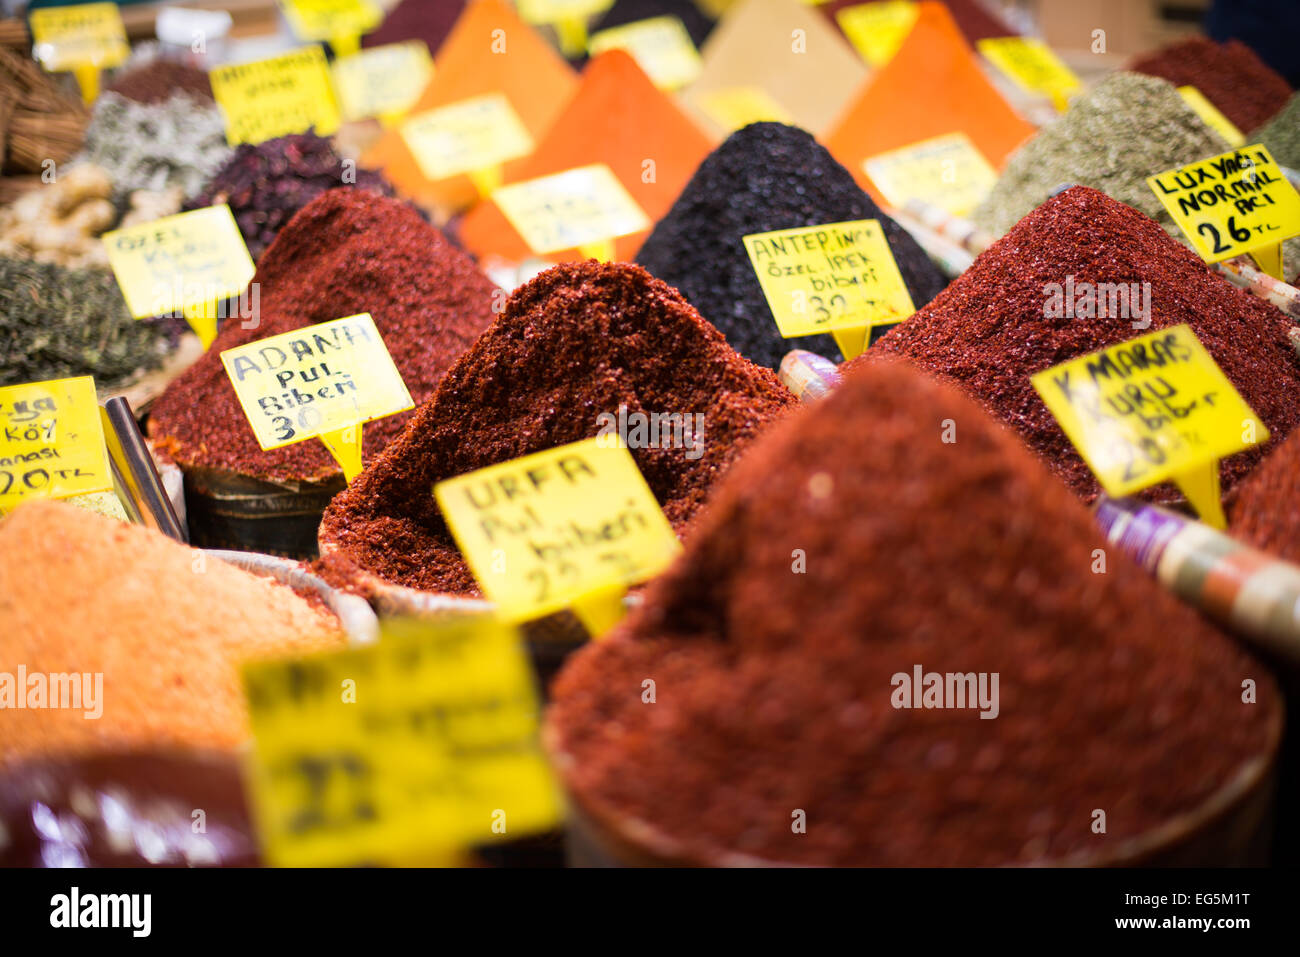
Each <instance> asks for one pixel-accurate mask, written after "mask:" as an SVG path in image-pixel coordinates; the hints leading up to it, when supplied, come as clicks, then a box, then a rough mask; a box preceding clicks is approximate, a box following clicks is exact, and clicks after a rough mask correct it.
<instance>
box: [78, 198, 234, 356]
mask: <svg viewBox="0 0 1300 957" xmlns="http://www.w3.org/2000/svg"><path fill="white" fill-rule="evenodd" d="M102 239H103V242H104V247H105V248H106V249H107V250H108V261H109V264H110V265H111V266H112V267H113V274H114V275H115V276H116V277H117V284H118V286H119V287H121V290H122V295H123V297H124V298H125V299H126V305H127V308H128V309H130V310H131V315H132V316H134V317H135V318H137V319H144V318H147V317H149V316H163V315H170V314H172V313H177V312H180V313H184V314H185V317H186V318H187V319H189V320H190V324H191V325H192V326H194V331H195V332H197V333H198V335H199V338H200V339H201V340H202V341H203V347H204V348H205V349H206V348H207V347H208V346H209V345H211V344H212V340H213V339H215V338H216V335H217V319H218V318H225V317H224V316H221V315H220V313H221V312H223V311H225V302H226V300H227V299H228V298H230V297H232V296H238V295H240V294H241V293H242V292H244V290H245V288H246V287H247V286H248V281H249V280H250V279H252V278H253V272H254V269H253V260H252V257H250V256H249V255H248V247H247V246H246V245H245V244H244V237H243V236H242V235H241V234H240V232H239V227H238V226H237V225H235V218H234V216H232V215H231V213H230V207H229V206H227V205H226V204H225V203H222V204H221V205H220V206H207V207H205V208H203V209H196V210H193V211H191V212H188V213H177V214H176V215H174V216H165V217H163V218H162V219H155V220H154V221H153V222H151V223H141V224H140V225H139V226H131V227H128V228H126V229H117V230H113V231H112V232H108V233H105V234H104V235H103V237H102Z"/></svg>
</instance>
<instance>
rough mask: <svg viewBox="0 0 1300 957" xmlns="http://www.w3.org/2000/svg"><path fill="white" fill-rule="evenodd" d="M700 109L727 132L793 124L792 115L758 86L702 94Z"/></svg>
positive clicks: (727, 88) (734, 87)
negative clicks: (760, 126) (748, 127)
mask: <svg viewBox="0 0 1300 957" xmlns="http://www.w3.org/2000/svg"><path fill="white" fill-rule="evenodd" d="M699 105H700V109H702V110H703V111H704V112H705V113H707V114H708V115H709V118H710V119H711V120H713V122H715V123H717V124H718V125H719V126H721V127H722V128H723V129H726V130H731V131H733V132H734V131H735V130H739V129H742V128H743V127H746V126H748V125H749V124H750V123H790V122H792V120H791V119H790V114H789V112H788V111H787V110H786V109H785V108H784V107H783V106H781V104H780V103H778V102H776V100H774V99H772V97H770V96H769V95H768V93H767V91H766V90H764V89H763V88H762V87H759V86H729V87H724V88H723V89H720V90H711V91H710V92H708V93H702V94H700V97H699Z"/></svg>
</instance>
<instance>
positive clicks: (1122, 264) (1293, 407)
mask: <svg viewBox="0 0 1300 957" xmlns="http://www.w3.org/2000/svg"><path fill="white" fill-rule="evenodd" d="M1069 277H1073V282H1074V286H1073V287H1072V288H1073V289H1074V290H1076V292H1075V301H1076V309H1075V310H1072V311H1074V312H1075V317H1070V318H1067V317H1065V316H1062V317H1061V318H1049V317H1047V316H1045V315H1044V313H1045V312H1048V311H1053V312H1060V311H1061V310H1055V309H1049V308H1048V306H1049V304H1050V303H1051V301H1052V299H1053V298H1054V297H1053V295H1052V294H1051V293H1050V292H1049V289H1050V288H1051V287H1052V284H1057V286H1058V287H1064V286H1065V285H1066V282H1067V279H1068V278H1069ZM1083 283H1089V284H1092V287H1093V289H1094V290H1095V289H1097V288H1098V286H1099V284H1103V283H1114V284H1126V285H1127V284H1132V283H1137V284H1138V286H1137V287H1136V288H1137V289H1138V290H1139V293H1140V291H1141V289H1142V288H1143V287H1142V284H1143V283H1149V284H1150V300H1149V301H1150V316H1149V319H1150V323H1151V325H1150V327H1149V328H1134V323H1135V322H1138V323H1140V322H1141V319H1140V317H1138V316H1136V315H1134V314H1132V313H1128V314H1126V315H1108V316H1106V317H1104V318H1103V317H1095V318H1078V317H1077V316H1078V315H1079V311H1078V302H1079V295H1080V293H1079V292H1078V290H1080V289H1082V288H1083V287H1082V285H1081V284H1083ZM1100 288H1101V290H1102V293H1103V295H1100V296H1096V297H1094V301H1095V302H1098V303H1100V302H1101V301H1102V300H1103V299H1106V296H1105V295H1104V293H1105V291H1106V289H1107V288H1108V287H1106V286H1100ZM1132 288H1134V287H1132V286H1130V291H1131V290H1132ZM1141 298H1142V297H1141V296H1140V295H1139V297H1138V299H1141ZM1116 301H1117V302H1118V299H1116ZM1135 301H1136V300H1135ZM1104 311H1106V312H1107V313H1109V312H1110V308H1109V306H1107V307H1106V309H1105V310H1104ZM1117 311H1123V310H1117ZM1184 322H1185V323H1187V324H1188V325H1190V326H1191V327H1192V330H1193V331H1194V332H1195V333H1196V336H1197V338H1198V339H1200V340H1201V342H1202V343H1203V344H1204V346H1205V348H1206V349H1207V350H1209V352H1210V354H1211V355H1212V356H1214V360H1215V361H1216V362H1217V363H1218V364H1219V367H1220V368H1222V369H1223V372H1224V374H1225V375H1226V376H1227V377H1228V378H1229V379H1230V380H1231V381H1232V384H1233V385H1235V386H1236V387H1237V390H1238V391H1239V392H1240V393H1241V394H1242V396H1243V397H1244V398H1245V400H1246V401H1247V402H1248V403H1249V404H1250V407H1251V408H1252V409H1254V410H1255V412H1256V414H1257V415H1259V417H1260V418H1261V419H1263V420H1264V423H1265V424H1266V425H1267V426H1268V428H1269V430H1270V432H1271V433H1272V435H1273V438H1272V439H1271V440H1270V445H1271V444H1273V443H1276V442H1278V441H1280V440H1281V439H1282V438H1283V437H1285V436H1286V435H1287V434H1288V433H1290V432H1291V430H1292V429H1293V428H1294V427H1295V425H1296V422H1297V421H1300V405H1298V404H1297V403H1296V401H1295V396H1296V395H1300V359H1298V358H1297V356H1296V354H1295V352H1294V350H1293V349H1292V347H1291V344H1290V341H1289V340H1288V338H1287V331H1288V329H1289V328H1290V327H1291V323H1290V321H1289V320H1288V319H1287V317H1286V316H1285V315H1283V314H1282V312H1280V311H1279V310H1278V309H1276V308H1274V307H1273V306H1270V305H1268V304H1267V303H1265V302H1264V301H1263V300H1261V299H1258V298H1256V297H1255V296H1252V295H1250V294H1249V293H1247V292H1245V291H1244V290H1241V289H1237V288H1235V287H1234V286H1232V285H1231V284H1230V283H1228V282H1227V281H1226V280H1224V279H1223V278H1221V277H1219V276H1218V275H1216V274H1215V273H1212V272H1210V271H1209V269H1208V268H1207V267H1206V266H1205V264H1204V263H1203V262H1201V260H1200V259H1199V258H1198V257H1197V256H1196V254H1195V253H1193V252H1192V251H1191V250H1189V249H1187V248H1185V247H1184V246H1182V245H1181V244H1179V243H1177V242H1175V241H1174V240H1173V239H1171V238H1170V237H1169V236H1168V234H1166V233H1165V231H1164V230H1163V229H1161V228H1160V226H1159V225H1158V224H1157V223H1156V222H1154V221H1153V220H1151V219H1149V218H1147V217H1146V216H1144V215H1143V214H1142V213H1139V212H1138V211H1137V210H1135V209H1133V208H1131V207H1129V206H1125V205H1124V204H1123V203H1119V202H1116V201H1115V200H1113V199H1111V198H1110V197H1109V196H1107V195H1106V194H1104V193H1101V192H1098V191H1097V190H1095V189H1089V188H1087V187H1084V186H1076V187H1074V188H1073V189H1069V190H1066V191H1065V192H1064V193H1061V194H1060V195H1058V196H1056V197H1055V198H1053V199H1050V200H1048V201H1047V202H1045V203H1044V204H1043V205H1041V206H1039V207H1038V208H1037V209H1036V210H1034V211H1033V212H1031V213H1030V214H1029V215H1028V216H1026V217H1025V218H1024V219H1022V220H1021V221H1020V222H1019V223H1017V224H1016V225H1015V226H1014V227H1013V228H1012V230H1011V232H1009V233H1007V235H1006V236H1004V237H1003V238H1002V239H1001V240H999V241H998V242H997V243H995V244H994V245H993V246H992V247H991V248H990V249H989V250H987V251H986V252H985V253H984V254H983V255H981V256H980V257H979V258H978V259H977V260H976V261H975V264H974V265H973V266H972V267H971V268H970V269H968V270H967V271H966V272H965V273H964V274H963V275H962V276H961V277H960V278H959V279H957V280H956V281H954V282H953V283H952V285H950V286H949V287H948V288H947V289H946V290H944V291H943V292H941V293H940V294H939V295H938V296H937V297H936V298H935V299H934V301H932V302H931V303H930V304H929V305H927V306H925V307H924V308H922V309H921V310H919V311H918V312H917V313H916V314H915V315H914V316H912V318H911V319H909V320H907V321H906V322H904V323H902V324H901V325H898V326H895V327H894V328H893V329H891V330H890V331H889V332H888V333H887V334H885V335H884V336H883V337H881V339H880V340H879V341H878V342H877V343H876V344H875V345H873V346H872V347H871V349H870V350H869V351H868V352H867V353H865V354H864V355H863V356H861V357H859V358H858V359H855V360H854V362H853V363H852V364H851V365H860V364H864V363H870V362H873V361H876V360H877V359H879V358H881V357H883V356H891V355H895V356H903V357H905V358H907V359H909V360H910V361H912V362H914V363H915V364H917V365H919V366H920V367H921V368H923V369H925V370H926V371H927V372H930V373H931V374H933V375H937V376H941V377H944V378H948V379H951V380H952V381H954V382H956V383H957V384H958V385H960V386H961V387H962V388H963V389H965V390H966V391H967V392H968V393H970V394H971V395H973V396H974V397H975V398H976V399H978V400H980V401H981V402H982V403H984V405H985V407H986V408H987V409H988V410H989V411H990V412H991V413H992V414H993V416H994V417H995V418H998V419H1001V420H1002V421H1003V422H1005V423H1006V424H1007V425H1009V426H1011V427H1012V428H1013V429H1015V430H1016V431H1017V432H1019V433H1020V436H1021V438H1023V439H1024V440H1025V442H1026V443H1028V445H1029V447H1030V448H1031V449H1033V450H1034V451H1035V452H1037V453H1038V454H1039V455H1041V456H1042V457H1043V459H1044V460H1045V461H1046V462H1047V464H1048V466H1049V467H1050V468H1051V469H1052V471H1054V472H1055V473H1056V474H1057V475H1058V476H1060V477H1061V479H1062V480H1064V481H1065V482H1066V484H1068V485H1069V486H1070V487H1071V488H1072V489H1074V491H1075V492H1077V493H1078V494H1079V495H1081V496H1082V497H1083V498H1084V499H1085V500H1088V501H1091V500H1092V499H1094V498H1096V496H1097V494H1098V492H1099V491H1100V489H1099V487H1098V485H1097V480H1096V478H1095V477H1094V476H1093V474H1092V472H1091V470H1089V468H1088V466H1087V465H1086V464H1084V461H1083V459H1081V458H1080V457H1079V454H1078V452H1076V451H1075V449H1074V446H1073V445H1071V444H1070V440H1069V439H1068V438H1066V436H1065V433H1064V432H1062V431H1061V428H1060V426H1059V425H1057V423H1056V419H1055V418H1054V417H1053V416H1052V413H1051V412H1049V411H1048V409H1047V406H1045V405H1044V404H1043V401H1042V400H1041V399H1040V398H1039V397H1038V393H1037V392H1035V391H1034V387H1033V385H1032V384H1031V383H1030V381H1029V377H1030V376H1031V375H1033V374H1034V373H1035V372H1039V371H1041V370H1042V369H1046V368H1049V367H1051V366H1054V365H1056V364H1057V363H1060V362H1064V361H1066V360H1067V359H1073V358H1075V357H1076V356H1081V355H1085V354H1087V353H1089V352H1094V351H1096V350H1098V349H1102V348H1104V347H1106V346H1109V345H1113V344H1114V343H1117V342H1124V341H1125V340H1128V339H1133V338H1136V337H1137V336H1140V335H1145V334H1146V333H1147V332H1150V331H1151V330H1154V329H1163V328H1166V327H1168V326H1173V325H1177V324H1178V323H1184ZM1269 447H1270V446H1269V445H1266V446H1264V447H1263V449H1261V448H1255V449H1251V450H1250V451H1248V452H1243V453H1241V454H1240V455H1234V456H1232V457H1230V458H1227V459H1224V460H1223V462H1222V464H1221V469H1220V473H1221V476H1222V481H1223V488H1224V490H1225V491H1226V490H1228V489H1230V488H1232V486H1234V485H1235V484H1236V483H1237V482H1238V481H1240V480H1241V478H1242V477H1243V476H1245V475H1246V474H1247V473H1248V472H1249V471H1250V469H1251V468H1253V467H1254V465H1255V464H1256V463H1257V462H1258V461H1259V460H1260V458H1262V456H1263V455H1264V449H1267V448H1269ZM1144 497H1149V498H1152V499H1155V500H1159V501H1166V502H1168V501H1177V500H1180V499H1181V497H1182V496H1181V493H1180V492H1178V491H1177V489H1175V488H1174V487H1173V486H1172V485H1167V484H1166V485H1162V486H1159V487H1157V488H1156V489H1155V490H1153V491H1150V492H1149V493H1145V494H1144Z"/></svg>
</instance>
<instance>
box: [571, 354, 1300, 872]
mask: <svg viewBox="0 0 1300 957" xmlns="http://www.w3.org/2000/svg"><path fill="white" fill-rule="evenodd" d="M949 419H950V420H952V421H953V422H954V423H956V435H957V441H956V442H955V443H946V442H944V441H943V431H942V430H943V426H942V425H941V423H943V422H944V421H945V420H949ZM864 425H865V426H866V427H868V428H869V430H870V435H869V437H868V438H862V437H861V435H860V433H861V430H862V429H863V427H864ZM854 436H858V439H859V440H854ZM957 530H959V531H960V533H959V534H957V533H956V532H957ZM1104 545H1105V542H1104V540H1103V537H1102V535H1101V533H1100V532H1099V531H1097V529H1096V528H1095V526H1094V524H1093V522H1092V519H1091V517H1090V516H1089V514H1088V512H1087V511H1086V510H1085V509H1084V508H1083V506H1082V505H1081V504H1080V503H1079V502H1078V501H1077V500H1075V499H1073V498H1072V497H1071V496H1070V495H1069V494H1068V492H1067V491H1066V490H1065V489H1064V488H1063V487H1062V486H1061V485H1060V483H1058V482H1057V481H1056V480H1055V479H1053V478H1052V477H1051V476H1050V475H1049V474H1048V473H1047V471H1046V470H1044V469H1043V468H1042V466H1041V465H1040V464H1039V463H1038V462H1036V461H1035V460H1034V458H1033V457H1032V456H1031V455H1030V454H1028V453H1027V452H1026V451H1025V449H1024V448H1023V446H1022V445H1021V444H1020V443H1019V442H1018V441H1017V440H1016V439H1015V437H1014V436H1013V435H1011V434H1009V433H1008V432H1006V431H1005V430H1003V429H1001V428H999V427H998V426H997V424H996V423H995V422H993V421H992V420H990V419H989V418H988V417H987V416H986V415H985V414H984V413H983V412H982V411H981V410H980V409H979V408H978V407H977V406H976V405H975V404H974V403H972V402H971V401H970V400H969V399H968V398H966V397H965V396H963V395H962V394H961V393H960V392H958V391H957V390H956V389H954V388H952V387H951V386H949V385H946V384H943V383H940V382H936V381H935V380H932V379H929V378H927V377H925V376H923V375H921V374H919V373H918V372H917V371H916V370H915V369H913V368H910V367H908V366H907V365H906V364H904V363H898V362H878V363H875V364H873V365H871V366H868V367H866V368H859V369H857V370H855V371H853V372H852V373H851V374H849V375H848V376H846V378H845V381H844V382H843V384H842V385H841V386H840V387H839V388H838V389H837V390H836V391H835V392H833V393H831V395H830V396H829V397H828V398H826V399H825V400H823V401H821V402H819V403H817V404H815V405H813V406H809V407H807V408H806V409H805V410H803V411H801V412H800V413H799V414H798V415H796V416H791V417H790V418H789V419H788V420H786V421H785V422H783V423H781V424H780V425H778V426H776V427H775V428H774V429H772V431H771V432H769V433H768V434H767V435H765V436H764V437H763V438H762V439H761V440H760V441H759V442H757V443H756V444H755V446H754V447H753V449H752V450H751V451H750V452H749V454H748V455H747V456H746V457H745V459H744V460H743V461H741V462H740V463H739V464H738V465H737V466H736V468H735V469H734V470H733V471H732V472H731V473H730V474H729V475H728V476H727V478H726V479H725V480H724V481H723V482H722V483H721V485H720V486H719V487H718V489H717V490H716V492H715V495H714V498H713V501H712V503H711V504H710V507H709V509H708V511H707V512H706V513H705V514H704V515H703V516H702V517H701V519H700V521H699V523H698V525H697V527H696V529H695V533H694V535H693V537H692V539H691V540H690V541H689V542H688V543H687V544H686V550H685V552H684V554H683V555H682V556H681V558H680V559H679V560H678V561H677V563H676V564H675V565H674V566H673V567H672V568H670V569H669V571H668V572H667V573H666V574H665V575H663V576H662V577H661V578H659V579H656V580H655V581H654V582H652V583H651V585H650V586H649V588H648V589H647V591H646V594H645V600H644V603H643V606H642V607H641V608H640V609H639V610H637V611H634V612H633V613H632V615H630V616H629V617H628V619H626V620H625V621H624V622H623V623H622V624H620V626H618V628H616V629H615V630H614V631H613V632H612V633H611V634H610V635H609V636H608V637H607V638H605V639H604V640H602V641H600V642H596V643H592V644H588V645H586V646H584V647H583V648H581V649H580V650H579V651H578V652H577V653H576V654H575V655H573V656H572V657H570V658H569V660H568V663H567V664H566V665H565V667H564V669H563V670H562V671H561V673H560V675H559V676H558V678H557V679H556V681H555V683H554V685H553V686H552V699H551V700H552V704H551V707H550V710H549V712H548V715H547V729H546V739H547V741H548V744H549V745H550V747H551V749H552V751H553V753H554V755H555V756H556V758H557V767H558V768H559V769H560V770H561V773H562V774H563V776H564V779H565V783H566V784H567V785H568V788H569V791H570V794H571V796H572V799H573V802H574V805H575V806H576V808H577V809H578V810H579V811H581V812H582V813H583V814H584V815H585V816H586V817H587V818H588V819H589V820H590V821H593V822H594V823H595V825H596V826H597V828H598V829H601V830H603V831H605V832H608V831H609V830H610V829H613V831H614V832H615V834H616V835H618V836H620V837H622V838H623V839H624V840H630V841H631V842H632V843H633V844H634V846H638V847H640V848H641V849H642V850H649V851H650V852H651V853H654V854H657V855H658V856H661V857H665V858H667V859H671V860H678V861H684V862H692V863H713V864H717V863H743V862H744V861H746V860H752V859H755V858H757V859H760V860H765V861H770V862H785V863H796V864H814V865H892V866H902V865H908V866H913V865H966V866H991V865H1003V864H1017V863H1019V864H1028V863H1042V862H1048V861H1061V860H1063V859H1066V858H1069V857H1070V856H1071V855H1089V854H1096V855H1103V856H1104V855H1107V854H1114V853H1116V852H1117V851H1118V850H1119V849H1120V848H1121V847H1122V845H1123V844H1124V843H1125V842H1126V841H1128V840H1130V839H1132V838H1134V837H1136V836H1137V835H1139V834H1142V833H1144V832H1146V831H1148V830H1150V829H1151V828H1153V827H1154V826H1156V825H1157V824H1160V823H1161V822H1165V821H1168V820H1170V819H1171V818H1172V817H1174V816H1176V815H1178V814H1181V813H1183V812H1187V811H1189V810H1192V809H1194V808H1196V807H1198V806H1199V805H1200V804H1201V803H1202V802H1204V801H1206V800H1207V799H1208V798H1209V797H1210V796H1211V795H1212V794H1214V793H1215V791H1216V790H1217V789H1219V788H1220V787H1222V786H1224V785H1225V784H1227V783H1228V782H1229V781H1230V779H1232V777H1233V776H1234V774H1236V773H1237V772H1238V771H1239V770H1241V769H1242V767H1243V766H1244V765H1245V764H1246V763H1247V762H1248V761H1250V760H1251V759H1253V758H1257V757H1262V756H1264V755H1267V754H1271V753H1272V751H1274V750H1275V749H1276V746H1277V739H1278V736H1279V734H1280V728H1281V722H1280V705H1279V700H1280V699H1279V695H1278V691H1277V688H1276V686H1275V684H1274V683H1273V681H1272V680H1271V679H1270V678H1269V676H1268V674H1267V672H1265V671H1264V670H1263V669H1262V668H1261V667H1260V666H1259V665H1258V664H1257V663H1256V662H1254V661H1253V660H1252V659H1251V658H1250V657H1249V656H1248V655H1246V654H1245V653H1244V652H1242V651H1241V650H1239V649H1238V648H1237V647H1236V646H1235V645H1234V644H1233V643H1232V642H1231V641H1230V640H1229V639H1227V638H1226V637H1225V636H1223V635H1221V634H1220V633H1218V632H1217V631H1215V630H1214V629H1213V627H1212V626H1210V625H1209V624H1207V623H1206V622H1205V621H1203V620H1202V619H1201V618H1199V617H1198V616H1197V615H1196V613H1195V612H1193V611H1191V610H1190V609H1188V608H1186V607H1185V606H1183V605H1181V604H1180V603H1179V602H1178V601H1177V600H1176V599H1174V598H1173V597H1171V596H1169V595H1168V594H1166V593H1165V592H1164V591H1162V590H1161V589H1160V587H1159V586H1158V585H1156V584H1155V583H1153V582H1152V581H1151V580H1150V579H1149V577H1148V576H1146V575H1145V574H1143V573H1142V572H1141V571H1140V570H1139V569H1137V568H1136V567H1134V566H1132V565H1130V564H1129V562H1128V561H1127V560H1126V559H1125V558H1124V556H1123V555H1122V554H1119V553H1116V552H1114V550H1111V551H1110V561H1111V562H1112V564H1111V566H1110V568H1109V569H1108V574H1104V575H1098V574H1093V570H1092V566H1093V563H1094V558H1093V549H1094V548H1097V547H1102V546H1104ZM801 559H802V563H801V562H800V560H801ZM1175 638H1176V640H1174V639H1175ZM918 666H919V667H921V668H923V673H930V672H933V673H938V674H941V675H947V674H948V673H950V672H951V673H954V674H956V673H963V674H964V673H967V672H975V673H976V674H977V675H978V674H979V673H987V674H988V675H989V676H990V677H991V675H992V674H994V673H996V674H997V675H998V676H999V678H998V686H997V688H998V691H997V710H998V713H997V717H996V718H995V719H991V720H984V719H981V717H980V712H984V713H991V710H990V709H989V708H988V707H983V706H978V705H977V706H975V707H966V708H961V707H945V708H937V707H932V708H924V707H920V706H919V705H920V704H921V703H923V702H921V703H918V706H916V707H912V708H907V707H900V706H896V705H903V704H905V703H906V702H904V701H903V699H902V693H901V690H900V689H901V687H902V684H903V683H902V682H899V681H896V680H895V677H894V676H895V675H898V674H902V675H904V676H905V677H906V678H907V679H908V684H909V685H910V682H911V680H912V679H913V676H914V668H915V667H918ZM1247 677H1249V678H1253V679H1255V680H1257V681H1258V682H1259V689H1260V693H1259V697H1258V703H1254V704H1244V703H1243V702H1242V698H1241V682H1242V681H1243V679H1245V678H1247ZM646 679H652V680H653V681H654V682H655V695H656V703H654V704H652V705H647V704H645V703H644V701H643V699H642V696H643V688H644V685H643V682H644V681H645V680H646ZM945 681H946V679H945ZM945 687H946V685H945ZM991 688H992V684H991V681H986V683H985V689H986V692H990V693H989V694H986V696H985V700H986V701H992V695H991ZM949 703H950V704H955V703H957V702H956V701H952V702H949ZM1095 808H1104V809H1106V814H1107V817H1106V832H1105V833H1104V834H1096V833H1094V832H1093V829H1092V825H1093V822H1094V820H1095V818H1094V813H1093V812H1094V809H1095ZM795 809H801V810H802V811H803V812H804V814H805V820H806V829H805V830H804V832H798V829H796V828H794V827H792V823H793V819H792V812H793V811H794V810H795ZM651 836H652V837H653V840H652V841H651V842H650V843H651V844H652V845H653V846H649V847H648V846H647V844H645V843H642V842H646V841H647V838H648V837H651Z"/></svg>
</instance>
